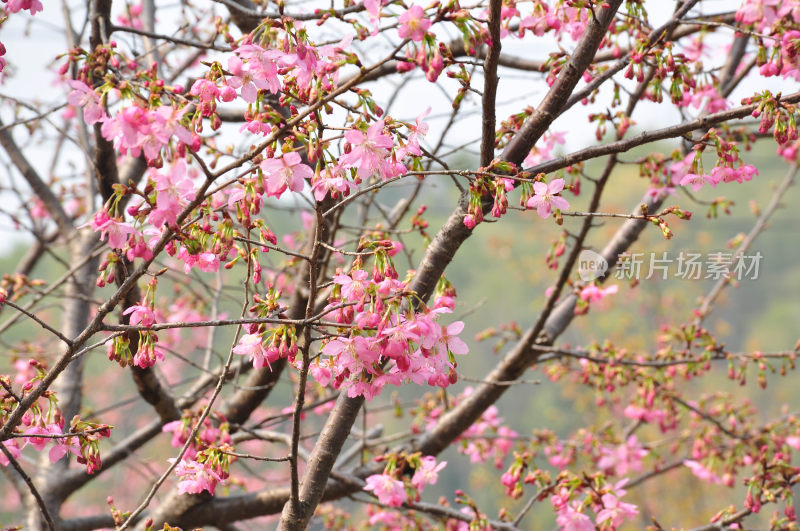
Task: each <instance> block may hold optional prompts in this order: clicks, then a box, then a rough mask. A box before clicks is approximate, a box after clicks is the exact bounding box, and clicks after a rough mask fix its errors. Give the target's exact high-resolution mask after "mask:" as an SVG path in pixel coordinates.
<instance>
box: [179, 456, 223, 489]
mask: <svg viewBox="0 0 800 531" xmlns="http://www.w3.org/2000/svg"><path fill="white" fill-rule="evenodd" d="M169 461H170V462H174V461H175V460H174V459H170V460H169ZM175 475H177V476H179V477H180V478H181V480H180V482H178V492H179V493H180V494H200V493H201V492H203V491H204V490H205V491H208V493H209V494H211V495H212V496H213V495H214V490H215V489H216V488H217V483H219V482H221V481H222V478H221V477H220V475H219V474H217V473H216V472H215V471H214V470H213V469H212V468H211V467H210V466H208V465H207V464H206V463H198V462H197V461H185V460H181V462H180V463H178V465H177V466H176V467H175Z"/></svg>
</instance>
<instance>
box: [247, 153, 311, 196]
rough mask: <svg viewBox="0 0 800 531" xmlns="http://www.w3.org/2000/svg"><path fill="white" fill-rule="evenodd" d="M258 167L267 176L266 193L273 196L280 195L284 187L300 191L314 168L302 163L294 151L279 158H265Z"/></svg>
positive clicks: (284, 189)
mask: <svg viewBox="0 0 800 531" xmlns="http://www.w3.org/2000/svg"><path fill="white" fill-rule="evenodd" d="M260 167H261V171H263V172H264V175H265V176H266V177H267V194H268V195H270V196H274V197H280V196H281V194H283V192H284V191H286V188H289V189H290V190H291V191H292V192H302V191H303V187H304V186H305V182H306V181H305V180H306V179H309V180H310V179H311V178H312V177H313V176H314V170H312V169H311V168H309V167H308V166H307V165H305V164H303V163H302V159H301V158H300V155H299V154H298V153H296V152H294V151H290V152H288V153H284V154H283V156H281V157H279V158H271V159H265V160H264V161H263V162H261V165H260Z"/></svg>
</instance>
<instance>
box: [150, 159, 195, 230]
mask: <svg viewBox="0 0 800 531" xmlns="http://www.w3.org/2000/svg"><path fill="white" fill-rule="evenodd" d="M150 179H152V181H153V183H154V184H155V189H156V191H157V192H158V195H157V196H156V208H154V209H153V210H151V211H150V214H149V216H148V221H150V224H151V225H153V226H154V227H156V228H159V229H160V228H161V227H162V226H164V224H166V225H168V226H170V227H172V226H175V224H176V223H177V221H178V215H179V214H180V213H181V211H182V210H183V208H184V207H185V206H186V205H187V204H188V203H189V201H191V200H192V199H194V195H195V188H194V183H193V182H192V180H191V179H190V178H189V176H188V174H187V167H186V161H185V160H184V159H179V160H178V161H177V162H175V163H174V164H173V165H172V168H171V169H170V171H169V173H164V172H162V171H155V170H154V171H152V172H151V173H150Z"/></svg>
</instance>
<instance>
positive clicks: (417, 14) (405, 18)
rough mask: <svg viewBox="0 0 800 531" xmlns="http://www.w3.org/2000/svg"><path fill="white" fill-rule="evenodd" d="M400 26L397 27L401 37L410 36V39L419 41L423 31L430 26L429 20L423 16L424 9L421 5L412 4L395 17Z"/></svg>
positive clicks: (423, 33) (423, 34)
mask: <svg viewBox="0 0 800 531" xmlns="http://www.w3.org/2000/svg"><path fill="white" fill-rule="evenodd" d="M397 21H398V22H399V23H400V27H399V28H398V29H397V32H398V34H399V35H400V37H401V38H403V39H407V38H409V37H411V40H412V41H415V42H420V41H421V40H422V38H423V37H424V36H425V32H426V31H428V28H430V27H431V21H430V20H428V19H427V18H425V11H424V10H423V9H422V7H421V6H418V5H416V4H414V5H413V6H411V8H410V9H409V10H408V11H406V12H405V13H403V14H402V15H400V18H398V19H397Z"/></svg>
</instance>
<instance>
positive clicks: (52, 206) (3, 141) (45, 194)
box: [0, 122, 73, 238]
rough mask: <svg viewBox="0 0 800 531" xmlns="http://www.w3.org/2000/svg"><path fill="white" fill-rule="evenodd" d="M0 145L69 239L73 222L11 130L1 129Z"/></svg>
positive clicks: (0, 123)
mask: <svg viewBox="0 0 800 531" xmlns="http://www.w3.org/2000/svg"><path fill="white" fill-rule="evenodd" d="M0 125H2V122H0ZM0 145H2V146H3V149H5V150H6V153H8V156H9V158H11V162H12V163H13V164H14V166H16V167H17V169H18V170H19V172H20V173H21V174H22V177H24V178H25V181H26V182H27V183H28V185H29V186H30V187H31V189H32V190H33V193H35V194H36V197H38V198H39V199H41V200H42V203H44V206H45V207H46V208H47V211H48V212H49V213H50V215H51V216H52V218H53V221H55V222H56V226H58V230H59V232H60V233H61V235H62V236H63V237H65V238H69V237H70V236H71V235H72V230H73V225H72V220H71V219H70V218H69V216H68V215H67V213H66V212H65V211H64V208H63V207H62V206H61V202H60V201H59V200H58V198H57V197H56V195H55V194H54V193H53V191H52V190H51V189H50V187H49V186H48V185H47V183H45V182H44V180H42V178H41V177H40V176H39V173H38V172H37V171H36V169H35V168H34V167H33V166H32V165H31V163H30V162H29V161H28V159H27V158H26V157H25V155H23V153H22V151H21V150H20V149H19V146H17V143H16V142H14V139H13V138H12V136H11V131H10V130H8V129H0Z"/></svg>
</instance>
